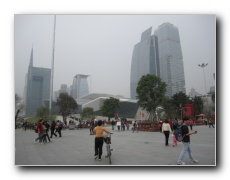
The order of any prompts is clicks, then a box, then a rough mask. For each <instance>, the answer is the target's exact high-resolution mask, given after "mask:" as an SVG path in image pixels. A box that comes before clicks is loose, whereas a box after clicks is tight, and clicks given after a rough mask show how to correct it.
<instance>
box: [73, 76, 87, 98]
mask: <svg viewBox="0 0 230 180" xmlns="http://www.w3.org/2000/svg"><path fill="white" fill-rule="evenodd" d="M88 77H89V75H83V74H77V75H76V76H75V77H74V78H73V85H72V90H71V96H72V97H73V98H74V99H79V98H80V97H82V96H85V95H88V94H89V93H90V92H89V89H90V87H89V83H88V81H89V80H88Z"/></svg>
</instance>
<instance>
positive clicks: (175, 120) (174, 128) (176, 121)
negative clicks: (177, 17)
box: [172, 119, 178, 131]
mask: <svg viewBox="0 0 230 180" xmlns="http://www.w3.org/2000/svg"><path fill="white" fill-rule="evenodd" d="M172 124H173V131H175V130H176V129H177V126H178V120H177V119H174V120H173V122H172Z"/></svg>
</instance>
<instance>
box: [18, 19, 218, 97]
mask: <svg viewBox="0 0 230 180" xmlns="http://www.w3.org/2000/svg"><path fill="white" fill-rule="evenodd" d="M165 22H169V23H171V24H173V25H174V26H176V27H178V30H179V34H180V41H181V47H182V55H183V62H184V71H185V85H186V94H187V95H188V93H189V92H190V90H191V88H195V90H196V91H197V92H198V93H200V94H205V86H204V77H203V70H202V68H201V67H199V66H198V64H201V63H208V66H206V67H205V68H204V71H205V78H206V86H207V92H209V89H210V87H211V86H214V85H215V81H214V78H213V73H215V69H216V66H215V65H216V51H215V50H216V18H215V15H56V31H55V56H54V83H53V90H54V91H57V90H59V89H60V86H61V84H67V85H68V86H70V85H72V82H73V77H74V76H75V75H77V74H87V75H91V92H92V93H106V94H113V95H123V96H125V97H128V98H129V97H130V69H131V60H132V53H133V48H134V45H135V44H137V43H138V42H139V41H140V38H141V33H142V32H144V31H145V30H146V29H148V28H149V27H152V34H153V33H154V30H155V29H157V28H158V26H160V25H161V24H162V23H165ZM14 24H15V26H14V33H15V54H14V55H15V93H18V94H19V95H20V96H22V95H23V91H24V85H25V75H26V73H27V71H28V66H29V60H30V52H31V49H32V47H33V52H34V53H33V54H34V57H33V59H34V62H33V63H34V66H35V67H44V68H51V60H52V46H53V27H54V15H15V19H14Z"/></svg>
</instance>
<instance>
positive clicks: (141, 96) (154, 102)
mask: <svg viewBox="0 0 230 180" xmlns="http://www.w3.org/2000/svg"><path fill="white" fill-rule="evenodd" d="M165 92H166V84H165V82H163V81H162V80H161V79H160V78H159V77H158V76H155V75H153V74H147V75H144V76H142V77H141V79H140V80H139V82H138V85H137V89H136V93H137V100H138V101H137V103H138V105H139V106H140V107H141V108H142V109H144V110H146V111H147V112H149V120H153V118H154V116H155V111H156V108H157V106H159V105H160V104H161V103H162V102H163V99H164V97H165Z"/></svg>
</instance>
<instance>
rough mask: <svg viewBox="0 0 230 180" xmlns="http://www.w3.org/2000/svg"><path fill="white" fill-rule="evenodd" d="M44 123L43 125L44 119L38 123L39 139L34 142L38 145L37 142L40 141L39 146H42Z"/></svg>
mask: <svg viewBox="0 0 230 180" xmlns="http://www.w3.org/2000/svg"><path fill="white" fill-rule="evenodd" d="M42 123H43V119H40V120H39V121H38V125H37V130H38V138H36V139H35V140H34V143H36V142H37V140H39V144H42V137H43V129H42Z"/></svg>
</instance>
